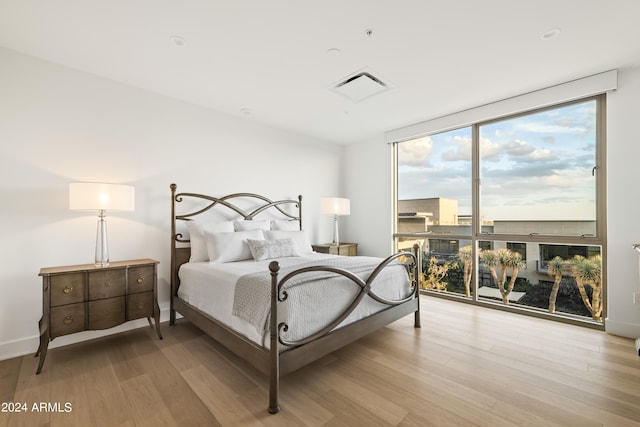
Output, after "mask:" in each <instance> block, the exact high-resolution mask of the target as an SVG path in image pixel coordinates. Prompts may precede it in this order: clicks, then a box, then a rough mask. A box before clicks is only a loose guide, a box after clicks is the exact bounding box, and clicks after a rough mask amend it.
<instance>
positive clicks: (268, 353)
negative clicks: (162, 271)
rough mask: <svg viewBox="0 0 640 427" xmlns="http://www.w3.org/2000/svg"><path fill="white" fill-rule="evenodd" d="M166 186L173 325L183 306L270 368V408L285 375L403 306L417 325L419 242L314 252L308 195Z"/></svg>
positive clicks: (276, 407)
mask: <svg viewBox="0 0 640 427" xmlns="http://www.w3.org/2000/svg"><path fill="white" fill-rule="evenodd" d="M170 190H171V279H170V281H171V302H170V304H171V305H170V325H176V318H177V313H179V314H180V315H181V316H183V317H184V318H185V319H187V320H189V321H190V322H192V323H193V324H194V325H196V326H197V327H198V328H200V329H201V330H203V331H204V332H205V333H206V334H208V335H209V336H211V337H212V338H214V339H215V340H216V341H218V342H219V343H220V344H222V345H224V346H225V347H226V348H228V349H229V350H230V351H232V352H233V353H235V354H236V355H238V356H239V357H241V358H243V359H244V360H246V361H247V362H248V363H250V364H251V365H252V366H254V367H255V368H256V369H258V370H260V371H261V372H263V373H265V374H267V375H268V377H269V402H268V411H269V413H272V414H275V413H277V412H279V411H280V403H279V387H280V377H281V376H283V375H285V374H287V373H289V372H292V371H294V370H296V369H298V368H300V367H302V366H305V365H307V364H309V363H311V362H313V361H314V360H317V359H319V358H321V357H323V356H325V355H327V354H329V353H331V352H333V351H335V350H337V349H339V348H341V347H343V346H345V345H347V344H349V343H351V342H353V341H355V340H357V339H359V338H361V337H363V336H365V335H366V334H369V333H372V332H373V331H375V330H377V329H380V328H382V327H384V326H385V325H388V324H389V323H391V322H394V321H395V320H398V319H400V318H402V317H404V316H407V315H410V314H413V315H414V326H415V327H416V328H419V327H420V301H419V298H418V296H419V287H418V286H417V284H416V280H417V278H418V277H420V274H421V271H420V268H421V261H420V259H419V250H418V247H417V246H416V247H414V248H413V250H412V251H411V252H402V253H397V254H394V255H391V256H389V257H388V258H386V259H381V258H375V257H363V256H357V257H344V256H336V255H328V254H318V253H315V252H313V251H312V250H311V246H310V244H309V242H308V240H306V235H305V233H304V231H302V230H303V227H302V196H298V198H297V200H275V201H274V200H271V199H269V198H267V197H264V196H261V195H257V194H253V193H235V194H231V195H227V196H223V197H214V196H209V195H204V194H198V193H185V192H181V193H178V192H177V185H176V184H171V185H170ZM187 233H188V234H187Z"/></svg>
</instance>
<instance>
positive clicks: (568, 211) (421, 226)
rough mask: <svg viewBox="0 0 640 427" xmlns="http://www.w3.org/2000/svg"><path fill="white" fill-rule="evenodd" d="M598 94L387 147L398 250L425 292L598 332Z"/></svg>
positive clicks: (601, 218) (601, 106)
mask: <svg viewBox="0 0 640 427" xmlns="http://www.w3.org/2000/svg"><path fill="white" fill-rule="evenodd" d="M604 118H605V95H598V96H593V97H588V98H584V99H579V100H577V101H571V102H567V103H562V104H556V105H552V106H547V107H545V108H543V109H533V110H529V111H523V112H518V113H517V114H512V115H505V116H501V117H498V118H493V119H491V120H485V121H478V122H475V123H471V124H466V125H465V126H461V127H456V128H452V129H447V130H445V131H439V132H434V133H430V134H427V135H420V136H419V137H416V138H411V139H408V140H404V141H402V142H396V143H394V145H393V147H394V156H395V160H396V170H395V175H396V176H395V178H396V214H397V215H396V230H395V231H396V233H395V239H396V244H397V247H398V250H405V249H406V248H408V247H410V246H411V245H412V244H413V243H415V242H418V243H419V244H420V245H421V248H422V253H423V270H424V271H423V277H422V278H421V287H422V288H423V289H424V290H425V292H433V293H437V294H440V295H443V294H444V295H448V296H455V297H458V298H463V299H466V300H468V301H472V302H475V303H483V304H490V305H494V306H499V307H504V308H509V309H514V310H516V311H517V310H523V311H527V312H530V313H535V314H538V315H544V316H552V317H556V318H563V319H568V320H570V321H576V322H583V321H584V322H585V323H590V324H600V323H601V322H602V318H603V316H604V307H605V305H604V301H605V286H604V285H605V284H604V280H603V278H604V277H606V275H605V274H604V272H603V270H604V266H605V265H606V264H605V263H604V262H603V259H604V258H605V250H604V248H605V240H606V239H605V235H604V230H605V229H606V228H605V224H604V223H605V212H606V209H605V208H606V207H605V195H604V191H605V185H604V178H605V171H604V168H605V161H604V153H605V150H604V148H605V147H604V145H605V141H604V139H605V138H604V135H605V132H604V123H605V119H604Z"/></svg>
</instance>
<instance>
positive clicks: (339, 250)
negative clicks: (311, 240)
mask: <svg viewBox="0 0 640 427" xmlns="http://www.w3.org/2000/svg"><path fill="white" fill-rule="evenodd" d="M311 247H312V248H313V250H314V251H316V252H320V253H322V254H332V255H346V256H356V255H358V244H357V243H340V244H337V245H336V244H335V243H326V244H324V245H311Z"/></svg>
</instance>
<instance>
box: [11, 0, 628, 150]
mask: <svg viewBox="0 0 640 427" xmlns="http://www.w3.org/2000/svg"><path fill="white" fill-rule="evenodd" d="M639 18H640V1H639V0H606V1H605V0H531V1H528V2H524V1H517V0H482V1H478V0H458V1H456V0H440V1H437V0H395V1H391V0H341V1H336V0H323V1H304V0H274V1H262V0H253V1H252V0H108V1H105V0H55V1H51V0H0V46H4V47H6V48H9V49H13V50H16V51H20V52H23V53H26V54H29V55H33V56H36V57H40V58H44V59H47V60H50V61H53V62H56V63H59V64H63V65H66V66H69V67H72V68H75V69H78V70H83V71H86V72H89V73H93V74H96V75H100V76H104V77H107V78H110V79H113V80H117V81H120V82H123V83H126V84H129V85H133V86H137V87H140V88H144V89H148V90H150V91H154V92H158V93H161V94H164V95H167V96H171V97H174V98H179V99H182V100H185V101H188V102H192V103H195V104H199V105H203V106H207V107H210V108H212V109H215V110H218V111H223V112H227V113H229V114H232V115H236V116H240V117H246V118H247V119H249V120H255V121H257V122H261V123H266V124H269V125H272V126H276V127H279V128H285V129H289V130H291V131H294V132H298V133H302V134H306V135H311V136H314V137H317V138H320V139H323V140H328V141H332V142H338V143H351V142H359V141H365V140H367V139H370V138H377V139H380V138H381V134H382V133H383V132H384V131H387V130H391V129H395V128H398V127H401V126H405V125H408V124H412V123H415V122H419V121H422V120H426V119H430V118H434V117H438V116H442V115H445V114H448V113H452V112H456V111H460V110H463V109H466V108H470V107H474V106H478V105H482V104H485V103H488V102H491V101H495V100H499V99H503V98H507V97H510V96H513V95H517V94H520V93H524V92H528V91H531V90H535V89H540V88H543V87H546V86H550V85H554V84H557V83H562V82H565V81H569V80H573V79H575V78H580V77H584V76H587V75H591V74H595V73H599V72H601V71H606V70H610V69H613V68H625V67H632V66H638V65H640V24H638V21H639ZM553 28H559V29H561V32H560V34H559V35H558V36H557V37H556V38H553V39H550V40H545V39H543V37H542V35H543V33H545V32H546V31H548V30H550V29H553ZM369 29H370V30H372V32H371V34H370V35H367V30H369ZM172 36H180V37H182V38H183V39H184V40H185V42H186V44H185V45H184V46H181V47H179V46H176V45H175V43H174V42H173V41H172V39H171V37H172ZM330 49H339V51H340V53H335V54H331V53H328V51H329V50H330ZM0 66H1V64H0ZM363 69H366V70H367V71H368V72H370V73H372V74H374V75H375V76H376V77H378V78H379V79H381V80H382V81H384V82H385V83H387V84H389V85H390V86H392V89H391V90H388V91H384V92H382V93H380V94H377V95H375V96H372V97H370V98H368V99H365V100H363V101H360V102H358V103H355V102H353V101H351V100H349V99H348V98H346V97H344V96H341V95H340V94H338V93H336V92H334V91H332V90H330V89H331V88H332V86H333V84H335V83H337V82H338V81H340V80H342V79H344V78H346V77H348V76H350V75H352V74H354V73H355V72H357V71H360V70H363Z"/></svg>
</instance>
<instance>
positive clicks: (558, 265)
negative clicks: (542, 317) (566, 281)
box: [547, 256, 565, 313]
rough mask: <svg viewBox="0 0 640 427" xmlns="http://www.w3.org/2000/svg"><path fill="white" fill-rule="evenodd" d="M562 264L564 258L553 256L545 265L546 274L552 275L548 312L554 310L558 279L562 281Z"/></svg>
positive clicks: (558, 285) (558, 284)
mask: <svg viewBox="0 0 640 427" xmlns="http://www.w3.org/2000/svg"><path fill="white" fill-rule="evenodd" d="M564 265H565V262H564V260H563V259H562V258H560V257H559V256H557V257H555V258H553V259H552V260H551V261H549V264H548V265H547V274H548V275H549V276H552V277H553V287H552V288H551V294H550V295H549V313H555V312H556V298H557V296H558V289H559V288H560V281H562V272H563V271H564Z"/></svg>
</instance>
